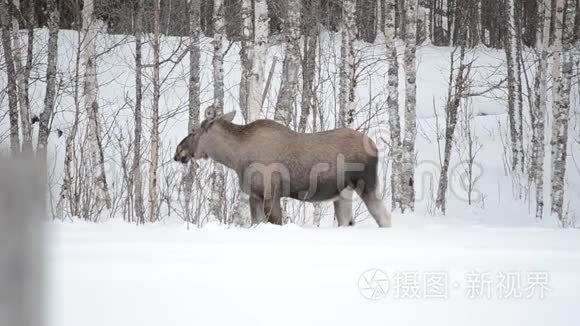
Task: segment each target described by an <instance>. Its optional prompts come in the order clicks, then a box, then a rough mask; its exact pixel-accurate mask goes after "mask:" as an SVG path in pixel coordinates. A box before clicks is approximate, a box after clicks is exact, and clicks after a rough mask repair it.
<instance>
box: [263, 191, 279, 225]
mask: <svg viewBox="0 0 580 326" xmlns="http://www.w3.org/2000/svg"><path fill="white" fill-rule="evenodd" d="M264 211H265V213H266V216H267V217H268V222H270V223H272V224H277V225H282V206H281V205H280V197H273V198H270V199H266V201H265V202H264Z"/></svg>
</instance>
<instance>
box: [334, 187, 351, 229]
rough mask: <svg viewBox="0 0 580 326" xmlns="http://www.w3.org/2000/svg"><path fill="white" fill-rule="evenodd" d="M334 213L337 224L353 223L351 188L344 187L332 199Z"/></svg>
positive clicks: (347, 224) (346, 224)
mask: <svg viewBox="0 0 580 326" xmlns="http://www.w3.org/2000/svg"><path fill="white" fill-rule="evenodd" d="M334 215H335V216H336V220H337V221H338V226H349V225H354V221H353V219H352V190H351V189H344V190H343V191H342V192H341V193H340V196H339V197H338V198H337V199H336V200H335V201H334Z"/></svg>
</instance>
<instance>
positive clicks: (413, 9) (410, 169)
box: [400, 0, 417, 211]
mask: <svg viewBox="0 0 580 326" xmlns="http://www.w3.org/2000/svg"><path fill="white" fill-rule="evenodd" d="M405 17H406V23H407V24H406V28H405V34H406V35H405V56H404V61H405V81H406V83H405V94H406V102H405V114H404V119H405V130H404V133H403V143H402V147H401V148H402V168H401V180H400V182H401V210H403V211H404V210H405V209H406V208H410V209H411V210H414V209H415V187H414V174H415V139H416V138H417V121H416V120H417V113H416V110H417V97H416V95H417V94H416V93H417V85H416V75H417V67H416V51H417V0H408V1H406V2H405Z"/></svg>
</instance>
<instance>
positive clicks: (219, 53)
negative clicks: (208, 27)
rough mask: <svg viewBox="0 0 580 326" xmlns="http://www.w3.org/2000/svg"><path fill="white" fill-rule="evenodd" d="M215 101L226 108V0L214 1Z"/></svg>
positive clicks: (221, 107) (215, 104)
mask: <svg viewBox="0 0 580 326" xmlns="http://www.w3.org/2000/svg"><path fill="white" fill-rule="evenodd" d="M213 28H214V30H213V33H214V34H213V42H212V43H213V59H212V66H213V101H214V106H217V107H219V108H220V110H223V108H224V57H223V43H224V32H225V21H224V0H214V7H213Z"/></svg>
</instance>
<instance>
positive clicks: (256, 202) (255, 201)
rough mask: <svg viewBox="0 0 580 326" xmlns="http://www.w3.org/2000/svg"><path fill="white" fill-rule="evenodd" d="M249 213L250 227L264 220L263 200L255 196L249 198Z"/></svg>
mask: <svg viewBox="0 0 580 326" xmlns="http://www.w3.org/2000/svg"><path fill="white" fill-rule="evenodd" d="M250 213H251V215H252V225H256V224H259V223H261V222H262V221H265V220H266V216H265V215H264V200H263V199H262V198H259V197H256V196H250Z"/></svg>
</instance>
